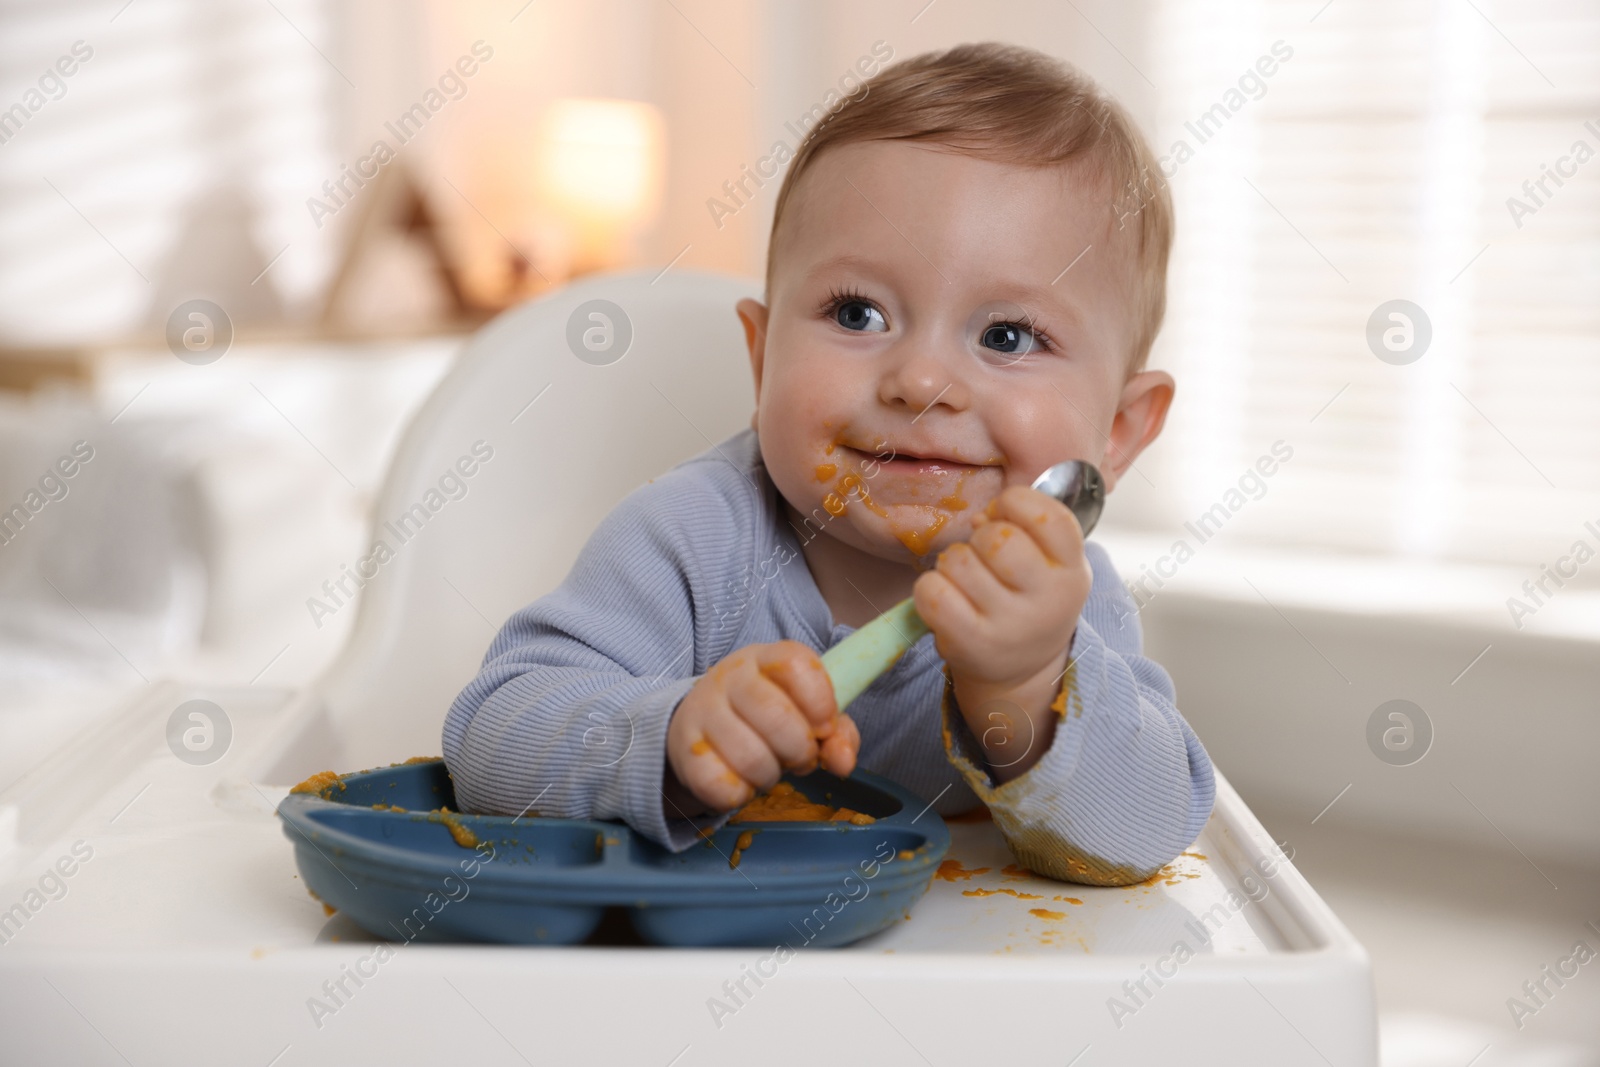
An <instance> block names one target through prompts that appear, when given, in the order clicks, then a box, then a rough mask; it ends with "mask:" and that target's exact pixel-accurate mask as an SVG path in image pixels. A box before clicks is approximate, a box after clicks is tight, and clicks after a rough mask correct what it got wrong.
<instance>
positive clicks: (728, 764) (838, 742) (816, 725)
mask: <svg viewBox="0 0 1600 1067" xmlns="http://www.w3.org/2000/svg"><path fill="white" fill-rule="evenodd" d="M818 742H821V744H820V746H819V744H818ZM860 744H861V735H860V734H859V733H858V732H857V731H856V725H855V723H854V722H852V721H851V720H850V718H849V716H847V715H840V714H839V708H838V705H837V703H836V702H835V701H834V698H833V682H832V680H831V679H830V678H829V677H828V672H827V671H826V670H825V669H824V668H823V666H822V660H821V659H820V658H819V657H818V656H817V654H816V653H815V652H813V651H812V650H811V649H809V648H807V647H806V646H805V645H803V644H801V643H800V642H798V641H776V642H773V643H770V644H762V645H747V646H746V647H744V648H741V649H739V650H738V651H737V652H734V653H732V654H731V655H729V656H728V657H727V658H726V659H724V660H723V661H722V662H721V663H718V664H717V665H716V666H714V667H712V668H711V670H709V671H707V672H706V673H705V675H704V676H703V677H702V678H701V679H700V680H699V681H698V682H696V683H695V685H694V688H692V689H690V690H689V692H688V694H687V695H686V696H685V697H684V698H683V700H682V701H681V702H680V703H679V704H678V708H677V710H676V711H675V712H673V715H672V722H671V723H670V724H669V725H668V726H667V762H668V763H669V764H670V765H671V768H672V771H673V773H674V774H676V775H677V778H678V781H679V782H680V783H682V784H683V785H684V786H685V787H686V788H688V790H689V791H690V792H691V793H693V794H694V795H695V796H696V797H697V798H699V800H700V801H701V802H702V803H704V804H706V805H707V806H708V807H710V808H711V810H713V811H726V810H728V809H730V808H736V807H738V806H739V805H741V804H743V803H745V802H746V801H748V800H749V799H750V798H751V797H753V796H755V794H756V791H757V790H758V789H768V788H770V787H771V786H772V785H774V784H775V783H776V782H777V781H778V779H779V778H781V777H782V776H783V772H784V771H785V770H795V771H799V772H800V773H802V774H805V773H809V772H811V771H813V770H815V769H816V767H817V762H818V760H819V759H820V760H821V762H822V765H823V766H824V767H826V768H827V769H828V770H829V771H831V772H833V773H834V774H837V775H839V776H840V777H844V776H845V775H848V774H849V773H850V772H851V770H853V769H854V767H855V763H856V749H857V748H858V747H859V746H860Z"/></svg>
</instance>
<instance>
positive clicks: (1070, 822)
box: [941, 544, 1216, 885]
mask: <svg viewBox="0 0 1600 1067" xmlns="http://www.w3.org/2000/svg"><path fill="white" fill-rule="evenodd" d="M1084 547H1085V552H1086V554H1087V555H1088V557H1089V562H1090V565H1091V567H1092V569H1093V572H1094V582H1093V586H1092V588H1091V591H1090V594H1089V598H1088V601H1087V602H1086V603H1085V605H1084V609H1083V612H1082V615H1081V616H1080V617H1079V620H1078V625H1077V631H1076V633H1075V635H1074V637H1073V640H1072V645H1071V648H1070V663H1071V666H1070V668H1069V669H1068V670H1067V672H1066V673H1065V675H1064V676H1063V678H1062V682H1061V686H1060V690H1059V695H1058V697H1057V699H1056V701H1055V704H1054V705H1053V707H1054V708H1056V709H1057V715H1058V718H1057V720H1056V723H1055V729H1054V731H1053V736H1052V737H1051V738H1050V742H1049V747H1048V748H1047V749H1046V750H1045V752H1044V753H1043V755H1042V756H1040V757H1039V758H1038V761H1037V762H1036V763H1034V764H1033V765H1032V766H1031V767H1030V768H1029V769H1028V770H1027V771H1026V772H1025V773H1023V774H1022V775H1020V776H1018V777H1016V778H1013V779H1011V780H1010V781H1007V782H1005V783H1004V784H997V782H996V780H995V778H994V777H993V776H992V775H991V774H990V773H989V766H988V764H987V762H986V761H985V758H984V755H983V747H982V745H981V744H979V742H978V740H977V738H976V737H974V735H973V733H972V730H971V728H970V727H969V726H968V725H967V721H966V719H965V718H964V717H963V715H962V714H961V711H960V708H959V707H958V705H957V702H956V698H955V695H954V691H953V682H952V680H951V677H950V670H949V667H948V666H947V667H946V668H945V687H944V699H943V704H942V709H941V717H942V722H943V724H944V738H945V751H946V754H947V755H948V756H949V758H950V761H951V763H952V764H954V765H955V766H956V767H957V769H959V770H960V771H961V773H962V776H963V777H964V778H965V779H966V780H967V782H968V784H969V785H971V786H972V789H973V791H974V792H975V793H977V794H978V796H979V798H980V799H982V800H983V801H984V803H986V804H987V805H988V806H989V808H990V811H991V812H992V813H993V815H994V820H995V825H996V826H997V827H999V829H1000V831H1001V833H1002V834H1004V835H1005V837H1006V840H1007V842H1008V843H1009V844H1010V845H1011V849H1012V851H1013V852H1015V853H1016V856H1017V859H1018V860H1019V861H1020V862H1021V863H1022V864H1023V865H1024V866H1026V867H1027V868H1029V869H1030V870H1033V871H1036V872H1037V873H1039V874H1043V875H1046V876H1048V877H1051V878H1058V879H1062V880H1064V881H1070V882H1084V883H1088V884H1092V885H1126V884H1129V883H1132V882H1137V881H1141V880H1143V879H1145V878H1147V877H1149V876H1150V875H1152V874H1154V873H1155V872H1156V871H1157V870H1159V869H1160V868H1161V866H1162V865H1163V864H1165V863H1168V862H1170V861H1171V860H1172V859H1173V858H1174V857H1176V856H1177V855H1178V853H1180V852H1182V851H1183V850H1184V849H1185V848H1187V847H1188V846H1189V845H1190V843H1192V842H1193V841H1194V839H1195V838H1196V837H1197V836H1199V833H1200V831H1201V829H1202V828H1203V827H1204V826H1205V822H1206V819H1207V818H1208V817H1209V816H1210V814H1211V805H1212V802H1213V800H1214V799H1215V796H1216V783H1215V779H1214V776H1213V772H1212V767H1211V760H1210V758H1209V757H1208V756H1207V755H1206V752H1205V749H1204V748H1203V747H1202V746H1201V744H1200V740H1199V738H1197V737H1196V736H1195V733H1194V731H1193V730H1192V729H1190V727H1189V724H1188V723H1187V722H1185V721H1184V719H1183V716H1182V715H1181V714H1179V712H1178V709H1177V707H1176V706H1175V705H1174V692H1173V687H1172V680H1171V678H1169V677H1168V675H1167V673H1166V671H1164V670H1163V669H1162V668H1161V666H1160V665H1159V664H1157V663H1155V662H1154V661H1153V660H1150V659H1146V658H1145V657H1144V656H1143V655H1142V654H1141V651H1142V641H1141V637H1140V631H1139V619H1138V615H1137V613H1136V612H1135V611H1134V606H1133V603H1132V600H1131V598H1130V597H1129V596H1128V592H1127V590H1126V589H1124V588H1123V586H1122V583H1121V582H1120V581H1119V580H1118V579H1117V575H1116V573H1115V571H1114V570H1113V569H1112V567H1111V563H1110V560H1109V559H1108V558H1107V557H1106V555H1105V552H1104V550H1103V549H1101V548H1100V547H1099V546H1098V545H1092V544H1091V545H1085V546H1084Z"/></svg>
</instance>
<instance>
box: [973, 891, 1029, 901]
mask: <svg viewBox="0 0 1600 1067" xmlns="http://www.w3.org/2000/svg"><path fill="white" fill-rule="evenodd" d="M997 893H1004V894H1006V895H1007V896H1012V897H1016V898H1017V899H1018V900H1043V899H1044V897H1042V896H1040V895H1039V894H1038V893H1019V892H1017V891H1016V890H1015V889H963V890H962V891H961V895H962V896H964V897H992V896H994V895H995V894H997Z"/></svg>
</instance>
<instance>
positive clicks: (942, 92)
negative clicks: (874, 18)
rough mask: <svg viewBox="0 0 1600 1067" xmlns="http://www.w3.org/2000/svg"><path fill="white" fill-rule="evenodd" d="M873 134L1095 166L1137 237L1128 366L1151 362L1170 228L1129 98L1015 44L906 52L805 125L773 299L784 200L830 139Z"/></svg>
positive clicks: (772, 258) (771, 258) (1120, 218)
mask: <svg viewBox="0 0 1600 1067" xmlns="http://www.w3.org/2000/svg"><path fill="white" fill-rule="evenodd" d="M874 140H891V141H928V142H932V143H934V144H938V145H941V146H944V147H946V148H949V149H951V150H952V151H957V152H964V153H967V154H970V155H981V156H982V157H984V158H985V159H991V160H996V161H999V162H1002V163H1015V164H1019V165H1024V166H1050V165H1057V164H1061V163H1065V162H1067V161H1069V160H1081V161H1083V162H1085V163H1088V164H1091V165H1094V166H1096V167H1097V169H1096V170H1094V171H1092V172H1091V173H1092V175H1093V177H1095V178H1096V179H1098V180H1099V181H1100V182H1101V183H1102V184H1103V185H1105V186H1107V187H1108V188H1109V189H1110V190H1112V194H1111V196H1110V199H1109V201H1108V203H1107V205H1106V208H1107V211H1108V212H1109V213H1110V217H1111V218H1112V219H1113V220H1114V227H1115V228H1114V231H1113V232H1116V230H1122V229H1126V230H1128V231H1130V232H1131V234H1132V238H1133V244H1132V249H1131V251H1132V253H1133V255H1132V257H1131V260H1130V261H1129V263H1130V265H1131V266H1132V267H1133V271H1132V277H1131V279H1130V280H1131V282H1132V284H1133V285H1134V287H1135V306H1136V308H1137V315H1138V323H1137V330H1136V333H1135V336H1134V342H1133V349H1132V352H1131V353H1130V354H1131V357H1132V358H1131V361H1130V363H1129V373H1132V372H1133V371H1136V370H1139V369H1140V368H1142V367H1143V366H1144V363H1145V360H1146V358H1148V356H1149V354H1150V346H1151V345H1152V344H1153V343H1154V342H1155V338H1156V333H1157V331H1159V330H1160V329H1161V319H1162V316H1163V315H1164V314H1165V312H1166V303H1167V297H1166V293H1167V256H1168V253H1169V251H1170V250H1171V247H1172V229H1173V214H1172V198H1171V196H1170V195H1169V193H1168V191H1167V183H1166V181H1165V180H1164V178H1163V177H1162V173H1161V170H1160V168H1159V166H1158V164H1157V162H1156V159H1155V154H1154V153H1153V152H1151V150H1150V146H1149V145H1148V144H1147V143H1146V142H1145V139H1144V137H1143V136H1142V135H1141V134H1140V133H1139V131H1138V129H1137V128H1136V127H1135V126H1134V124H1133V120H1132V119H1131V118H1129V116H1128V114H1127V112H1126V111H1124V110H1123V108H1122V105H1120V104H1118V103H1117V101H1116V100H1114V99H1112V98H1111V97H1110V96H1108V95H1107V94H1106V93H1105V92H1103V91H1102V90H1101V89H1100V87H1099V86H1098V85H1096V84H1095V83H1094V81H1093V80H1092V79H1091V78H1089V77H1088V76H1087V75H1085V74H1084V73H1082V72H1081V71H1079V70H1078V69H1077V68H1076V67H1073V66H1072V65H1071V64H1069V63H1065V62H1062V61H1061V60H1057V59H1054V58H1052V57H1050V56H1047V55H1045V54H1044V53H1043V52H1038V51H1035V50H1034V49H1031V48H1023V47H1020V46H1017V45H1007V44H999V43H996V42H992V41H991V42H983V43H978V44H963V45H957V46H956V47H954V48H949V49H946V50H944V51H942V52H925V53H923V54H922V55H918V56H913V57H911V58H909V59H905V60H902V61H901V62H899V63H895V64H894V65H892V66H889V67H886V68H885V69H884V70H883V71H882V72H880V73H879V74H877V75H875V76H874V77H872V78H871V79H869V80H868V81H867V82H866V83H865V86H864V88H863V90H862V91H861V93H860V94H858V95H853V96H851V97H848V98H847V99H846V100H845V102H844V103H843V104H842V105H840V106H839V108H838V109H837V110H836V111H834V112H833V113H832V114H830V115H829V116H827V117H826V118H824V119H823V120H822V122H820V123H819V124H818V125H817V126H816V127H815V128H814V129H812V130H811V132H810V133H809V134H807V136H806V138H805V140H804V141H802V142H801V144H800V147H799V149H798V150H797V151H796V152H795V156H794V160H793V162H792V163H791V164H790V165H789V170H788V173H787V174H785V175H784V179H783V185H782V187H781V188H780V189H779V190H778V199H777V203H776V205H775V207H774V210H773V216H772V236H771V240H770V241H769V243H768V247H767V274H766V284H767V293H768V296H769V298H770V295H771V293H772V277H773V266H774V264H775V262H776V259H777V248H778V230H779V226H780V225H781V224H782V222H783V217H784V206H785V205H786V204H787V203H788V201H789V197H790V195H791V194H792V193H793V191H794V188H795V186H796V185H797V184H799V181H800V178H801V176H802V175H804V174H805V172H806V169H807V167H809V166H810V165H811V163H812V162H813V161H814V160H815V159H816V157H817V154H818V153H820V152H822V151H825V150H826V149H828V148H830V147H837V146H840V145H846V144H852V143H855V142H858V141H874ZM1062 266H1066V264H1062Z"/></svg>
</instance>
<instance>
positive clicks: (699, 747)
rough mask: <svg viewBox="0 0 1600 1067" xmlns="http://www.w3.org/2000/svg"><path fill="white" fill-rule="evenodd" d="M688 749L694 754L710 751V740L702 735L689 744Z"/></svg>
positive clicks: (701, 754) (699, 754)
mask: <svg viewBox="0 0 1600 1067" xmlns="http://www.w3.org/2000/svg"><path fill="white" fill-rule="evenodd" d="M689 751H690V752H692V753H694V754H695V755H696V756H704V755H705V754H706V753H707V752H710V751H711V742H709V741H707V740H706V739H705V738H703V737H702V738H701V739H700V740H698V741H696V742H695V743H694V744H692V745H690V746H689Z"/></svg>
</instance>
